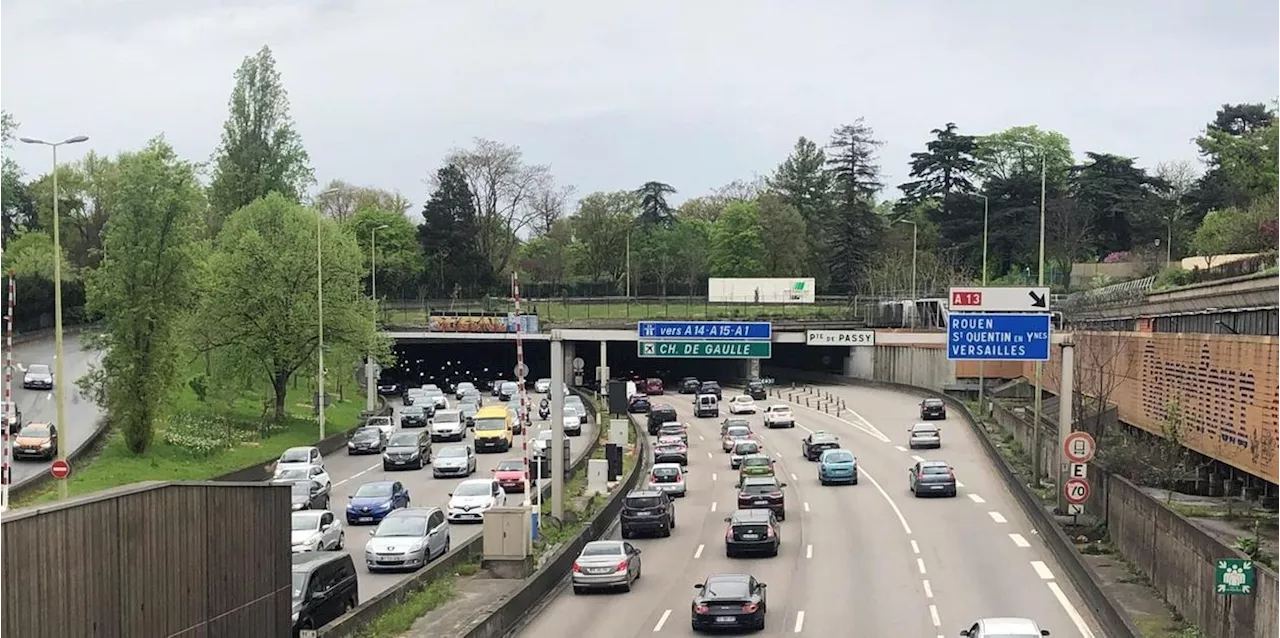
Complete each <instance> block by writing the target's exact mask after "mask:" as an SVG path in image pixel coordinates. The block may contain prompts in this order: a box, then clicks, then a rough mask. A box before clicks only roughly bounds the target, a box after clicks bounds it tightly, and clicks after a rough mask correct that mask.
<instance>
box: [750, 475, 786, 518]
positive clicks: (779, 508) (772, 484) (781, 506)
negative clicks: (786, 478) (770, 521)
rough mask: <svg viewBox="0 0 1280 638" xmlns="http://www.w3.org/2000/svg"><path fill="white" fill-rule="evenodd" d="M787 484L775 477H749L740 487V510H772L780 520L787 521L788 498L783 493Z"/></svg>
mask: <svg viewBox="0 0 1280 638" xmlns="http://www.w3.org/2000/svg"><path fill="white" fill-rule="evenodd" d="M786 486H787V484H786V483H779V482H778V479H777V477H773V476H747V477H744V478H743V479H742V485H740V486H739V487H738V509H740V510H746V509H753V510H754V509H764V510H772V511H773V515H774V516H777V517H778V520H780V521H785V520H787V497H786V496H785V495H784V494H783V493H782V488H784V487H786Z"/></svg>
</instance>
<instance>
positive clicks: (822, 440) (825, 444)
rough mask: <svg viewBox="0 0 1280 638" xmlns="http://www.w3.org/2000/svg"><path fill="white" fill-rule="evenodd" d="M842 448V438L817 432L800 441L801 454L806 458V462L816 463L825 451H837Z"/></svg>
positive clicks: (828, 433) (820, 431)
mask: <svg viewBox="0 0 1280 638" xmlns="http://www.w3.org/2000/svg"><path fill="white" fill-rule="evenodd" d="M839 448H840V437H838V436H836V435H834V434H831V433H830V432H823V431H822V430H816V431H814V432H811V433H809V436H806V437H804V439H802V440H801V441H800V454H801V455H802V456H804V459H805V460H806V461H816V460H818V459H819V458H821V457H822V451H823V450H835V449H839Z"/></svg>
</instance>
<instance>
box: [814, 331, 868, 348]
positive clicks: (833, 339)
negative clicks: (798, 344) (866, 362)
mask: <svg viewBox="0 0 1280 638" xmlns="http://www.w3.org/2000/svg"><path fill="white" fill-rule="evenodd" d="M804 342H805V344H806V345H810V346H874V345H876V331H875V330H805V331H804Z"/></svg>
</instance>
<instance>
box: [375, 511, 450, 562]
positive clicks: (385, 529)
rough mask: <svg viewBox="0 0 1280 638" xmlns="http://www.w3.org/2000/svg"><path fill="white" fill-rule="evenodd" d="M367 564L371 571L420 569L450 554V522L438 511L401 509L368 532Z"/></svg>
mask: <svg viewBox="0 0 1280 638" xmlns="http://www.w3.org/2000/svg"><path fill="white" fill-rule="evenodd" d="M369 536H370V538H369V542H368V543H366V544H365V546H364V563H365V566H366V567H367V568H368V569H369V571H371V572H374V571H381V570H390V569H419V568H421V567H422V566H423V565H426V564H427V563H429V562H431V559H432V558H435V557H437V556H443V555H445V554H447V553H449V521H447V520H445V516H444V512H443V511H441V510H440V508H438V507H408V508H404V509H398V510H396V511H394V512H392V513H390V514H388V515H387V517H386V518H384V519H382V522H381V523H378V527H377V529H375V530H373V531H371V532H369Z"/></svg>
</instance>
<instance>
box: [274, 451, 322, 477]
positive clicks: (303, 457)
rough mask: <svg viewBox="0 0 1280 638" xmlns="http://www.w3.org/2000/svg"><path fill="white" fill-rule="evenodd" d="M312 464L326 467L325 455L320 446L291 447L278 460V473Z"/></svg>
mask: <svg viewBox="0 0 1280 638" xmlns="http://www.w3.org/2000/svg"><path fill="white" fill-rule="evenodd" d="M311 465H317V466H319V467H321V468H324V456H322V455H321V454H320V448H318V447H316V446H314V445H303V446H299V447H291V448H289V449H287V450H285V451H284V452H282V453H281V454H280V458H279V459H278V460H276V474H277V475H279V474H280V471H281V470H284V469H288V468H291V467H308V466H311Z"/></svg>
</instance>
